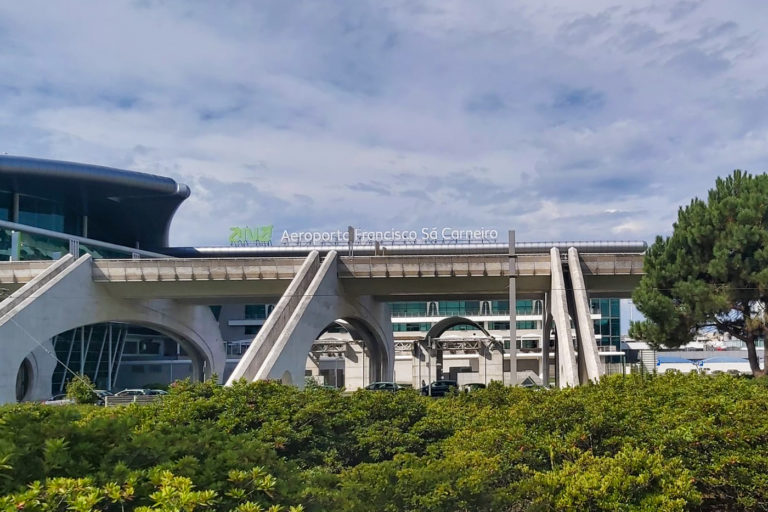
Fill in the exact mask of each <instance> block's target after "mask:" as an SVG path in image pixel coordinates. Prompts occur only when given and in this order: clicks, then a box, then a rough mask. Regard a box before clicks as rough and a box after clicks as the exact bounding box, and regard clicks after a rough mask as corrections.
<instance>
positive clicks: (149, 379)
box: [51, 322, 193, 395]
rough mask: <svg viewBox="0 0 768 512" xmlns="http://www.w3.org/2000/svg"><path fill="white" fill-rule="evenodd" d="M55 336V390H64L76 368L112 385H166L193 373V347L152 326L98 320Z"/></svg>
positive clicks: (116, 387)
mask: <svg viewBox="0 0 768 512" xmlns="http://www.w3.org/2000/svg"><path fill="white" fill-rule="evenodd" d="M51 342H52V344H53V349H54V353H55V354H56V359H57V362H56V368H55V370H54V372H53V379H52V382H51V394H52V395H56V394H59V393H63V392H65V391H66V385H67V383H68V382H69V381H70V380H71V379H72V377H73V376H74V374H75V373H80V374H83V375H86V376H88V378H89V379H91V382H93V383H94V386H95V387H96V388H97V389H106V390H108V391H112V390H120V389H124V388H155V387H160V386H166V385H168V384H169V383H171V382H173V381H174V380H179V379H185V378H191V377H192V375H193V371H192V370H193V368H192V366H193V358H191V357H190V353H189V351H188V349H187V348H185V347H184V345H183V344H181V343H179V342H177V341H176V340H174V339H173V338H171V337H170V336H167V335H165V334H163V333H160V332H158V331H156V330H154V329H150V328H148V327H143V326H139V325H133V324H126V323H120V322H108V323H98V324H92V325H86V326H82V327H78V328H76V329H72V330H70V331H66V332H63V333H61V334H59V335H57V336H54V337H53V338H52V339H51Z"/></svg>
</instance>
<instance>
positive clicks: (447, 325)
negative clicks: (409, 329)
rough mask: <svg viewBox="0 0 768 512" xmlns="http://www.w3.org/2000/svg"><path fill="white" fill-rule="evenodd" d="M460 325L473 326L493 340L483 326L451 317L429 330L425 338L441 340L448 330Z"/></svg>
mask: <svg viewBox="0 0 768 512" xmlns="http://www.w3.org/2000/svg"><path fill="white" fill-rule="evenodd" d="M458 325H471V326H473V327H475V328H476V329H477V330H479V331H481V332H482V333H483V334H485V335H486V336H487V337H488V338H493V336H491V333H489V332H488V331H486V330H485V328H484V327H483V326H482V325H480V324H479V323H477V322H475V321H473V320H470V319H469V318H466V317H463V316H449V317H448V318H443V319H442V320H440V321H439V322H437V323H435V325H433V326H432V327H431V328H430V329H429V331H427V335H426V336H425V338H426V339H434V338H439V337H440V336H442V335H443V333H444V332H445V331H447V330H448V329H451V328H452V327H456V326H458Z"/></svg>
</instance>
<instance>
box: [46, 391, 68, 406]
mask: <svg viewBox="0 0 768 512" xmlns="http://www.w3.org/2000/svg"><path fill="white" fill-rule="evenodd" d="M73 403H75V401H74V400H72V399H71V398H67V394H66V393H60V394H58V395H53V396H52V397H51V398H49V399H48V400H43V405H70V404H73Z"/></svg>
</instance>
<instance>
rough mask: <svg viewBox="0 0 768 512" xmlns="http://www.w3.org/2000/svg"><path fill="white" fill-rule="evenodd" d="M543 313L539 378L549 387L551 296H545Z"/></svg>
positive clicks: (546, 294)
mask: <svg viewBox="0 0 768 512" xmlns="http://www.w3.org/2000/svg"><path fill="white" fill-rule="evenodd" d="M542 305H543V308H542V311H541V366H540V368H539V378H540V379H541V382H542V383H543V384H544V385H545V386H549V337H550V334H551V332H552V315H551V314H550V310H551V309H552V305H551V304H550V294H548V293H545V294H544V300H543V301H542Z"/></svg>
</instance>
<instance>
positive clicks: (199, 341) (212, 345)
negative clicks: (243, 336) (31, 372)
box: [0, 260, 226, 403]
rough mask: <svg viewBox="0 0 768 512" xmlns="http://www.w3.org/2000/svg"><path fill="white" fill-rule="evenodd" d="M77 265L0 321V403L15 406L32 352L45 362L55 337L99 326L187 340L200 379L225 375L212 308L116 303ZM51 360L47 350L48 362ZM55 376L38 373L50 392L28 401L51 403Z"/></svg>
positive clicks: (161, 301) (85, 264)
mask: <svg viewBox="0 0 768 512" xmlns="http://www.w3.org/2000/svg"><path fill="white" fill-rule="evenodd" d="M78 262H79V263H78V264H75V265H72V266H71V267H69V268H68V269H67V270H66V271H65V272H62V274H61V275H60V276H58V277H57V278H56V279H55V280H54V281H52V282H51V283H49V284H48V285H46V287H44V288H42V289H41V290H39V291H37V292H35V293H34V294H32V295H31V296H30V297H29V298H28V299H25V301H24V302H23V303H22V304H20V305H19V306H17V307H16V308H14V310H13V312H12V313H9V314H7V315H6V316H4V317H3V318H2V319H0V343H1V344H2V348H3V355H4V357H3V358H2V360H0V403H8V402H14V401H15V398H16V397H15V382H16V376H17V371H18V368H19V365H21V363H22V361H23V360H24V358H26V357H28V356H29V354H30V353H31V352H33V351H35V350H38V349H40V350H42V352H41V354H40V356H41V357H42V356H43V354H45V346H46V344H48V346H50V339H51V338H52V337H53V336H55V335H57V334H59V333H62V332H66V331H69V330H71V329H74V328H76V327H80V326H83V325H91V324H96V323H106V322H125V323H135V324H138V325H145V326H148V327H151V328H153V329H157V330H158V331H160V332H162V333H164V334H169V335H171V336H172V337H178V338H179V339H184V340H187V341H189V342H190V343H191V344H192V345H193V346H194V347H195V348H196V349H197V350H198V351H199V353H200V358H199V361H197V363H196V364H195V365H194V366H196V368H197V369H196V370H195V371H196V372H197V375H198V376H199V377H203V376H204V377H210V375H211V374H213V373H218V375H222V374H223V371H224V363H225V360H226V355H225V349H224V343H223V340H222V338H221V333H220V331H219V327H218V322H216V319H215V318H214V316H213V313H212V312H211V310H210V308H208V307H206V306H197V305H190V304H183V303H179V302H176V301H173V300H169V299H157V300H127V299H118V298H115V297H113V296H112V295H110V294H109V293H108V292H107V291H106V290H105V289H104V288H102V287H99V286H98V285H97V284H96V283H94V282H93V279H92V276H91V265H90V264H89V262H88V261H87V260H83V261H80V260H78ZM52 354H53V351H52V349H49V352H48V357H51V356H52ZM53 366H54V367H55V364H54V365H53ZM52 375H53V370H52V369H51V371H50V373H48V374H47V375H45V374H43V373H42V372H40V373H38V376H37V378H40V379H46V378H47V379H48V391H47V392H44V393H43V392H42V390H43V389H44V388H43V387H40V386H34V389H35V394H34V396H32V395H30V399H32V400H38V399H44V398H47V397H48V395H49V393H50V385H51V382H50V379H51V376H52ZM40 393H42V394H40Z"/></svg>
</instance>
